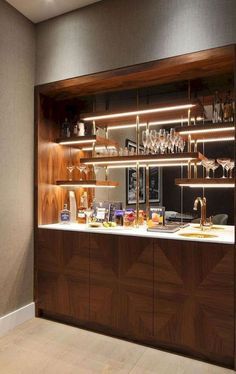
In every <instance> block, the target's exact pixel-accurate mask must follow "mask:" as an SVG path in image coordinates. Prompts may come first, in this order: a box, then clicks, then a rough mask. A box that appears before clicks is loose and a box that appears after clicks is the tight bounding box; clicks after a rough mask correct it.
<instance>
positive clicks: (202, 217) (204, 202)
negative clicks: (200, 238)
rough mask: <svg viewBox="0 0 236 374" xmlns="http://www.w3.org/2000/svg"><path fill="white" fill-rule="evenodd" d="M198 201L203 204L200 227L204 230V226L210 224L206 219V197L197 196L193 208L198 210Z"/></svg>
mask: <svg viewBox="0 0 236 374" xmlns="http://www.w3.org/2000/svg"><path fill="white" fill-rule="evenodd" d="M198 203H200V204H201V219H200V228H201V230H203V228H204V226H209V223H207V219H206V198H205V197H203V198H201V197H197V198H196V199H195V201H194V204H193V210H197V206H198Z"/></svg>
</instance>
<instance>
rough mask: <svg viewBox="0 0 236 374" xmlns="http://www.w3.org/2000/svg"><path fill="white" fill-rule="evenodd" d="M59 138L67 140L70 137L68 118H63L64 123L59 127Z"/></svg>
mask: <svg viewBox="0 0 236 374" xmlns="http://www.w3.org/2000/svg"><path fill="white" fill-rule="evenodd" d="M61 137H62V138H69V137H70V123H69V121H68V118H65V121H64V122H63V123H62V125H61Z"/></svg>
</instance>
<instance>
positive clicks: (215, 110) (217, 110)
mask: <svg viewBox="0 0 236 374" xmlns="http://www.w3.org/2000/svg"><path fill="white" fill-rule="evenodd" d="M212 122H213V123H219V122H223V108H222V99H221V98H220V96H219V93H218V91H216V92H215V95H214V99H213V103H212Z"/></svg>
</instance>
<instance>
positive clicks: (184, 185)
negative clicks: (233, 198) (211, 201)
mask: <svg viewBox="0 0 236 374" xmlns="http://www.w3.org/2000/svg"><path fill="white" fill-rule="evenodd" d="M179 186H180V187H191V188H225V187H227V188H234V183H232V184H231V183H222V184H220V183H217V184H213V183H212V184H210V183H206V184H205V183H201V184H179Z"/></svg>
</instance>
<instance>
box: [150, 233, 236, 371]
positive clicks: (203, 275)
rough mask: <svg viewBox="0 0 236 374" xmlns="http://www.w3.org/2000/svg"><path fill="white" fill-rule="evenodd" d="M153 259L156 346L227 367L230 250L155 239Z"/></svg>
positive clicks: (231, 294)
mask: <svg viewBox="0 0 236 374" xmlns="http://www.w3.org/2000/svg"><path fill="white" fill-rule="evenodd" d="M154 260H155V261H154V262H155V266H154V267H155V269H154V280H155V282H154V286H155V293H154V295H155V301H154V302H155V305H154V312H155V318H154V333H155V338H156V342H157V344H158V345H161V346H163V347H166V348H173V349H175V350H176V351H179V352H181V353H186V354H189V355H193V356H195V357H199V358H201V359H203V360H209V361H211V362H216V363H220V364H223V365H227V366H232V365H233V351H234V249H233V246H231V245H221V244H212V243H200V242H198V243H195V242H187V241H185V242H184V241H173V240H155V241H154Z"/></svg>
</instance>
